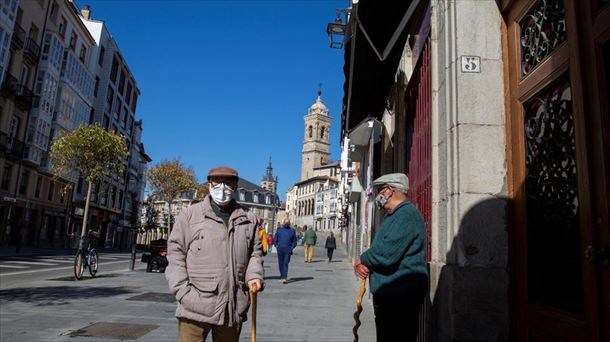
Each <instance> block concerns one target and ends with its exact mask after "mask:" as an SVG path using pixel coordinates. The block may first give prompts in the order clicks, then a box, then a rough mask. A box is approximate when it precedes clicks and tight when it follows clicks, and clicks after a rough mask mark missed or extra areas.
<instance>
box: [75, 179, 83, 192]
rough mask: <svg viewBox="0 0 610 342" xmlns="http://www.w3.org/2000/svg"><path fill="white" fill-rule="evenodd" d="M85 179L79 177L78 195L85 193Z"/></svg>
mask: <svg viewBox="0 0 610 342" xmlns="http://www.w3.org/2000/svg"><path fill="white" fill-rule="evenodd" d="M83 181H84V179H83V177H79V178H78V183H77V185H76V193H77V194H82V193H83Z"/></svg>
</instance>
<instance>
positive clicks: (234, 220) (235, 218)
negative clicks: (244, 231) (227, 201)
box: [200, 195, 250, 229]
mask: <svg viewBox="0 0 610 342" xmlns="http://www.w3.org/2000/svg"><path fill="white" fill-rule="evenodd" d="M210 201H211V197H210V195H207V196H205V198H204V199H203V201H202V202H201V203H200V204H201V210H202V214H203V215H202V216H203V217H208V218H211V219H213V220H214V221H217V222H220V223H224V222H223V221H222V219H221V218H220V217H218V215H216V213H215V212H214V209H212V203H211V202H210ZM234 206H235V208H234V209H233V212H232V213H231V217H230V218H229V229H232V228H233V226H234V225H236V224H240V223H242V222H244V221H246V220H247V221H249V220H250V219H249V218H248V215H247V213H248V212H247V211H246V210H244V208H243V207H242V206H241V205H239V204H238V203H237V202H235V203H234Z"/></svg>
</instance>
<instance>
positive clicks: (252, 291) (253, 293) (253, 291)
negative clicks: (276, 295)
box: [250, 284, 258, 342]
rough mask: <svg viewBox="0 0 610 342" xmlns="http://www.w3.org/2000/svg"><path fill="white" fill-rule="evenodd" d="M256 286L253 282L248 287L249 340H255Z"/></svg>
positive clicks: (252, 341)
mask: <svg viewBox="0 0 610 342" xmlns="http://www.w3.org/2000/svg"><path fill="white" fill-rule="evenodd" d="M257 292H258V288H257V287H256V284H253V285H252V287H251V288H250V305H251V306H252V332H251V333H250V341H251V342H256V293H257Z"/></svg>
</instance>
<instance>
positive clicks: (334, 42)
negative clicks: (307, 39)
mask: <svg viewBox="0 0 610 342" xmlns="http://www.w3.org/2000/svg"><path fill="white" fill-rule="evenodd" d="M342 14H345V16H346V21H347V9H338V10H337V18H336V19H335V22H334V23H328V25H326V33H327V34H328V43H329V46H330V47H331V48H333V49H343V43H344V42H345V35H346V33H347V25H346V24H344V23H343V19H341V16H342Z"/></svg>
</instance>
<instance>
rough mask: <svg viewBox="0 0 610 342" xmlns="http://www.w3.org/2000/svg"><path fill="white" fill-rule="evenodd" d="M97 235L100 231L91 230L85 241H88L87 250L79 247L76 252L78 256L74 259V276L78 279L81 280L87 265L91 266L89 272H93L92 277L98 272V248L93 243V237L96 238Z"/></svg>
mask: <svg viewBox="0 0 610 342" xmlns="http://www.w3.org/2000/svg"><path fill="white" fill-rule="evenodd" d="M97 236H99V233H97V232H94V231H89V232H88V233H87V236H86V237H85V241H86V242H87V248H86V251H84V250H83V249H82V248H79V249H78V251H77V252H76V257H75V259H74V277H75V278H76V280H81V278H82V277H83V272H84V271H85V267H87V268H89V274H91V277H92V278H94V277H95V275H96V274H97V266H98V256H97V250H96V249H95V248H94V247H93V246H92V244H91V237H93V238H96V237H97Z"/></svg>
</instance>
